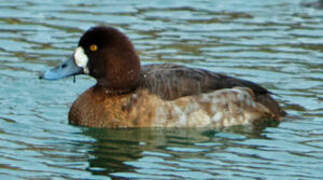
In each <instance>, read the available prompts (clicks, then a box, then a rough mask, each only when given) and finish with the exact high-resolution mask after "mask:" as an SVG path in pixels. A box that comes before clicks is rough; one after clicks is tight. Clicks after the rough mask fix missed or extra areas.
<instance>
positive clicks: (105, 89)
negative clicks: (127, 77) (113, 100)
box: [94, 83, 137, 96]
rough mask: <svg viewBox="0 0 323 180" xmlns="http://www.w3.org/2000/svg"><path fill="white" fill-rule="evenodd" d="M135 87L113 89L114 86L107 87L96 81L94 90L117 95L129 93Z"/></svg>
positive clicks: (108, 94)
mask: <svg viewBox="0 0 323 180" xmlns="http://www.w3.org/2000/svg"><path fill="white" fill-rule="evenodd" d="M136 89H137V88H127V89H114V88H108V87H104V86H102V85H100V84H99V83H97V84H96V85H95V86H94V91H99V92H100V93H103V94H105V95H107V96H119V95H124V94H129V93H131V92H133V91H135V90H136Z"/></svg>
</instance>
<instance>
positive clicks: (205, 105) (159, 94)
mask: <svg viewBox="0 0 323 180" xmlns="http://www.w3.org/2000/svg"><path fill="white" fill-rule="evenodd" d="M97 37H100V39H99V40H98V39H96V38H97ZM116 37H117V38H116ZM103 40H106V42H105V41H103ZM93 44H95V46H98V47H99V48H101V49H103V50H104V51H101V52H100V53H99V52H91V48H89V50H86V48H88V47H93V46H92V45H93ZM79 47H81V52H82V51H83V52H84V53H85V56H84V54H82V53H79V52H78V51H76V52H75V54H74V65H76V66H78V67H77V68H78V70H79V71H80V69H81V70H82V73H86V74H89V75H91V76H93V77H95V78H96V79H97V81H98V83H97V84H96V85H95V86H93V87H91V88H90V89H88V90H87V91H85V92H84V93H83V94H82V95H81V96H80V97H79V98H78V99H77V100H76V101H75V102H74V103H73V105H72V107H71V110H70V112H69V122H70V123H71V124H75V125H82V126H90V127H227V126H232V125H244V124H251V123H254V122H257V121H261V120H263V119H272V120H278V121H279V120H280V119H281V117H282V116H283V115H284V114H285V112H284V111H283V110H281V108H280V107H279V105H278V103H277V102H276V101H274V100H273V99H272V98H271V96H270V92H269V91H268V90H266V89H265V88H263V87H261V86H259V85H257V84H255V83H253V82H250V81H246V80H242V79H237V78H233V77H230V76H226V75H224V74H218V73H215V72H211V71H207V70H204V69H198V68H189V67H186V66H181V65H176V64H153V65H144V66H140V61H139V58H138V57H137V55H136V54H135V52H134V50H133V47H132V44H131V43H130V41H129V40H128V39H127V38H126V37H125V36H124V35H123V34H122V33H120V32H119V31H117V30H116V29H114V28H106V27H96V28H93V29H90V30H89V31H88V32H86V33H85V35H83V37H82V38H81V40H80V43H79ZM96 48H97V47H96ZM94 49H95V48H94ZM92 50H93V49H92ZM95 51H97V49H95ZM79 54H81V55H79ZM77 58H79V59H77ZM82 58H83V59H85V62H86V63H82V62H83V59H82ZM80 59H81V60H80ZM80 62H81V63H80ZM70 64H71V63H70ZM84 64H85V65H84ZM65 65H68V64H67V63H65ZM60 68H62V70H64V69H63V68H64V67H63V66H60ZM54 71H59V70H58V69H57V68H56V69H54ZM79 71H78V72H77V73H72V74H68V75H74V74H78V73H79ZM51 73H52V72H51ZM55 73H56V72H55ZM43 76H44V78H45V79H46V76H47V79H50V78H48V77H52V76H53V75H52V74H49V75H48V74H47V75H46V74H44V75H43ZM63 77H65V76H63ZM53 79H54V78H53Z"/></svg>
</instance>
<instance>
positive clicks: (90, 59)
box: [40, 26, 140, 91]
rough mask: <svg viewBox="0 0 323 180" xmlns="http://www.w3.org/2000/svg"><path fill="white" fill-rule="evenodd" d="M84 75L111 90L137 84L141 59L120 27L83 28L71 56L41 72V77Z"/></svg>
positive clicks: (57, 77) (128, 87) (58, 77)
mask: <svg viewBox="0 0 323 180" xmlns="http://www.w3.org/2000/svg"><path fill="white" fill-rule="evenodd" d="M78 74H87V75H90V76H92V77H94V78H95V79H96V80H97V82H98V85H99V86H102V87H105V88H107V89H111V90H121V91H123V90H129V89H134V88H136V86H137V85H138V83H139V77H140V60H139V57H138V56H137V54H136V52H135V50H134V47H133V45H132V43H131V41H130V40H129V39H128V38H127V37H126V35H124V34H123V33H122V32H120V31H119V30H117V29H115V28H112V27H104V26H97V27H93V28H91V29H89V30H88V31H86V32H85V33H84V34H83V36H82V37H81V39H80V41H79V43H78V47H77V48H76V49H75V51H74V53H73V55H72V57H71V58H69V59H68V60H66V61H65V62H63V63H62V64H60V65H59V66H57V67H55V68H53V69H50V70H48V71H46V72H44V73H42V74H41V75H40V78H41V79H47V80H58V79H61V78H65V77H69V76H73V75H78Z"/></svg>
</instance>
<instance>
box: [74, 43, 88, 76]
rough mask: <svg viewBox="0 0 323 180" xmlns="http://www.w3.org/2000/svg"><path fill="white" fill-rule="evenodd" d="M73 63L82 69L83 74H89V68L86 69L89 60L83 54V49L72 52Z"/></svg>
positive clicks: (79, 48)
mask: <svg viewBox="0 0 323 180" xmlns="http://www.w3.org/2000/svg"><path fill="white" fill-rule="evenodd" d="M74 61H75V64H76V65H77V66H78V67H81V68H83V71H84V73H85V74H89V68H88V67H87V63H88V61H89V58H88V57H87V55H86V54H85V53H84V49H83V48H82V47H78V48H76V49H75V51H74Z"/></svg>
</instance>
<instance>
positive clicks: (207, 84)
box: [141, 64, 269, 100]
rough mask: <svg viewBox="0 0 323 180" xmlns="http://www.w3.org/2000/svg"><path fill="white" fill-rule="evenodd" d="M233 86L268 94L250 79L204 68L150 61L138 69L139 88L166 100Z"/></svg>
mask: <svg viewBox="0 0 323 180" xmlns="http://www.w3.org/2000/svg"><path fill="white" fill-rule="evenodd" d="M236 86H237V87H248V88H250V89H252V90H253V92H254V93H255V94H256V95H258V94H269V91H268V90H266V89H265V88H263V87H261V86H260V85H258V84H256V83H253V82H251V81H247V80H242V79H238V78H233V77H230V76H226V75H224V74H220V73H215V72H211V71H208V70H205V69H198V68H189V67H185V66H181V65H176V64H152V65H145V66H142V71H141V87H144V88H147V89H148V90H149V91H150V92H151V93H154V94H157V95H158V96H160V97H162V98H164V99H168V100H172V99H176V98H179V97H182V96H189V95H197V94H200V93H206V92H211V91H215V90H219V89H224V88H233V87H236Z"/></svg>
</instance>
